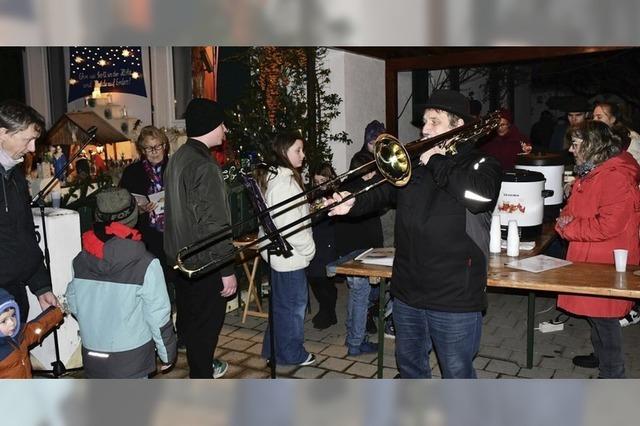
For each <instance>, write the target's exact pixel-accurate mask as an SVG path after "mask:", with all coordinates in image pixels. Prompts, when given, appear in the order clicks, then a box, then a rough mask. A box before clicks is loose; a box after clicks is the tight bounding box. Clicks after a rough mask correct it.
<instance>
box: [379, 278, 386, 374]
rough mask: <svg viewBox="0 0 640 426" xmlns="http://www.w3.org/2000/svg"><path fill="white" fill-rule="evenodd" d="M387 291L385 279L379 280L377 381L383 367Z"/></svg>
mask: <svg viewBox="0 0 640 426" xmlns="http://www.w3.org/2000/svg"><path fill="white" fill-rule="evenodd" d="M386 291H387V279H386V278H380V297H379V298H378V374H377V377H378V379H382V369H383V365H384V363H383V362H384V305H385V293H386Z"/></svg>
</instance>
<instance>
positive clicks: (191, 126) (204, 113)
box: [184, 98, 224, 137]
mask: <svg viewBox="0 0 640 426" xmlns="http://www.w3.org/2000/svg"><path fill="white" fill-rule="evenodd" d="M184 118H185V121H186V127H187V136H188V137H197V136H202V135H206V134H207V133H209V132H210V131H212V130H215V129H216V127H218V126H219V125H221V124H222V123H223V122H224V110H223V109H222V107H221V106H220V104H218V103H217V102H215V101H212V100H211V99H205V98H195V99H192V100H191V102H189V105H187V111H186V112H185V113H184Z"/></svg>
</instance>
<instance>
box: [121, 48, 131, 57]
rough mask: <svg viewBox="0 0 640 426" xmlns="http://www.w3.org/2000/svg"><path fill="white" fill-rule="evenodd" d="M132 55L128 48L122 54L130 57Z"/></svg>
mask: <svg viewBox="0 0 640 426" xmlns="http://www.w3.org/2000/svg"><path fill="white" fill-rule="evenodd" d="M130 55H131V52H130V51H129V50H128V49H124V50H123V51H122V56H124V57H125V58H127V57H129V56H130Z"/></svg>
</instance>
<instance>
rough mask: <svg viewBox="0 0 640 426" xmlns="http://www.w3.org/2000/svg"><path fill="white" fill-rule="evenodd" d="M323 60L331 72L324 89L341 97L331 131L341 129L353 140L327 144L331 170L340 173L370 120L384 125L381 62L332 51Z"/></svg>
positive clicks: (347, 166) (382, 64)
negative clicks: (330, 156)
mask: <svg viewBox="0 0 640 426" xmlns="http://www.w3.org/2000/svg"><path fill="white" fill-rule="evenodd" d="M327 61H328V62H327V64H328V66H329V68H330V69H331V76H330V80H331V81H330V83H329V87H328V90H329V91H330V92H332V93H337V94H338V95H339V96H340V97H341V98H342V104H341V107H340V113H341V114H340V116H339V117H338V118H337V119H336V120H334V121H333V122H332V124H331V132H332V133H335V132H339V131H343V130H344V131H346V132H347V133H348V134H349V137H350V138H351V140H352V141H353V143H352V144H351V145H345V144H343V143H339V142H334V143H332V144H331V149H332V151H333V165H334V168H335V169H336V172H338V173H342V172H344V171H346V170H348V169H349V161H350V160H351V157H352V156H353V154H355V153H356V152H358V151H359V150H360V148H362V144H363V142H364V129H365V127H366V126H367V124H368V123H369V122H371V121H372V120H378V121H381V122H384V119H385V110H386V109H385V99H384V96H385V94H384V61H381V60H379V59H374V58H369V57H367V56H362V55H355V54H353V53H348V52H344V51H341V50H332V49H330V50H329V52H328V54H327Z"/></svg>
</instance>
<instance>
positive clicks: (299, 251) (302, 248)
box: [260, 167, 316, 272]
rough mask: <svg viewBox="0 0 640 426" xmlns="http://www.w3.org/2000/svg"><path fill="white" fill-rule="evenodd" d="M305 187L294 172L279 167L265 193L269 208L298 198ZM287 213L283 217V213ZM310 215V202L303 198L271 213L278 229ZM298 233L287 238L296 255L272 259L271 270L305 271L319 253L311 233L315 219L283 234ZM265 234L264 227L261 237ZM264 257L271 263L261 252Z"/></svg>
mask: <svg viewBox="0 0 640 426" xmlns="http://www.w3.org/2000/svg"><path fill="white" fill-rule="evenodd" d="M301 192H302V188H300V186H299V185H298V183H297V182H296V180H295V179H294V177H293V171H292V170H291V169H288V168H286V167H278V174H277V175H273V174H271V175H269V180H268V183H267V191H266V193H265V194H264V198H265V201H266V202H267V206H268V207H271V206H273V205H275V204H278V203H280V202H281V201H284V200H286V199H288V198H291V197H293V196H294V195H297V194H300V193H301ZM280 212H283V213H282V214H279V213H280ZM308 215H309V203H308V202H307V200H306V198H305V197H299V198H297V199H296V200H295V201H293V202H291V203H288V204H287V205H285V206H283V207H281V208H278V209H276V210H275V211H273V212H271V216H272V217H273V222H274V223H275V225H276V227H277V228H278V229H280V228H282V227H283V226H285V225H288V224H289V223H291V222H293V221H295V220H298V219H300V218H301V217H305V216H308ZM293 230H298V232H296V233H295V234H293V235H291V236H289V237H287V241H288V242H289V244H291V247H293V256H291V257H287V258H285V257H283V256H271V259H270V260H271V267H272V268H273V269H275V270H276V271H278V272H289V271H297V270H299V269H304V268H306V267H307V266H309V263H310V262H311V259H313V256H314V255H315V253H316V247H315V244H314V242H313V234H312V232H311V219H307V220H305V221H304V222H302V223H300V224H299V225H297V226H294V227H293V228H291V229H288V230H286V231H285V232H283V234H284V235H287V234H289V233H291V232H292V231H293ZM263 235H264V230H263V229H262V227H260V237H261V236H263ZM261 254H262V257H263V258H264V259H265V260H267V251H266V250H263V251H262V252H261Z"/></svg>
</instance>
